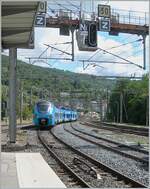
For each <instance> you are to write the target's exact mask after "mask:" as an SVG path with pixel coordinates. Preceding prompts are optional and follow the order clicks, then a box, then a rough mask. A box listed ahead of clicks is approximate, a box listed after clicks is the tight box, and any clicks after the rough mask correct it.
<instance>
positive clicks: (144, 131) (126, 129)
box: [80, 121, 149, 136]
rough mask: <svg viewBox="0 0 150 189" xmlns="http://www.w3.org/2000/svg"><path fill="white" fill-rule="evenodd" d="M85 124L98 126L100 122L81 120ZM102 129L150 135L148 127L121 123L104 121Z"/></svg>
mask: <svg viewBox="0 0 150 189" xmlns="http://www.w3.org/2000/svg"><path fill="white" fill-rule="evenodd" d="M80 123H81V124H83V125H85V124H86V125H89V126H92V127H96V128H97V127H98V126H99V124H98V123H97V122H95V123H91V122H82V121H81V122H80ZM100 128H101V129H106V130H110V131H119V132H123V133H128V134H135V135H140V136H148V135H149V130H148V129H147V128H138V127H130V126H126V127H125V126H121V125H115V124H114V125H112V124H109V123H104V124H103V125H101V127H100Z"/></svg>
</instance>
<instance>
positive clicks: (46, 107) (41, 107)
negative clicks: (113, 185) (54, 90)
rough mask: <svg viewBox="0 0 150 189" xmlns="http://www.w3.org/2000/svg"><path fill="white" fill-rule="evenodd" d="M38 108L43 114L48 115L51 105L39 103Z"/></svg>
mask: <svg viewBox="0 0 150 189" xmlns="http://www.w3.org/2000/svg"><path fill="white" fill-rule="evenodd" d="M37 108H38V111H39V112H41V113H46V112H48V111H49V109H50V104H46V103H38V104H37Z"/></svg>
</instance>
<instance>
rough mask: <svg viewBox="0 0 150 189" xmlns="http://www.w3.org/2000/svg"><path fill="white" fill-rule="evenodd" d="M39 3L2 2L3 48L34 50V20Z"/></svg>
mask: <svg viewBox="0 0 150 189" xmlns="http://www.w3.org/2000/svg"><path fill="white" fill-rule="evenodd" d="M38 6H39V1H18V2H17V1H3V2H2V17H1V18H2V48H3V49H8V48H33V47H31V46H32V45H31V40H33V39H32V37H33V30H34V20H35V16H36V13H37V10H38Z"/></svg>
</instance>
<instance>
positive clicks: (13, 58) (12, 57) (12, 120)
mask: <svg viewBox="0 0 150 189" xmlns="http://www.w3.org/2000/svg"><path fill="white" fill-rule="evenodd" d="M16 63H17V49H16V48H10V49H9V136H10V143H15V142H16V67H17V64H16Z"/></svg>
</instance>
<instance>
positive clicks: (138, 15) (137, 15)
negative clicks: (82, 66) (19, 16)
mask: <svg viewBox="0 0 150 189" xmlns="http://www.w3.org/2000/svg"><path fill="white" fill-rule="evenodd" d="M48 16H50V17H52V18H65V19H71V20H76V19H79V18H80V12H78V11H77V12H75V11H72V10H70V11H69V10H65V9H55V10H51V11H49V12H48ZM97 18H98V15H97V13H93V12H86V11H84V12H83V13H82V19H83V20H96V19H97ZM110 19H111V22H112V23H122V24H134V25H142V26H144V25H146V26H148V25H149V15H148V13H147V12H136V11H126V10H121V9H111V18H110Z"/></svg>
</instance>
